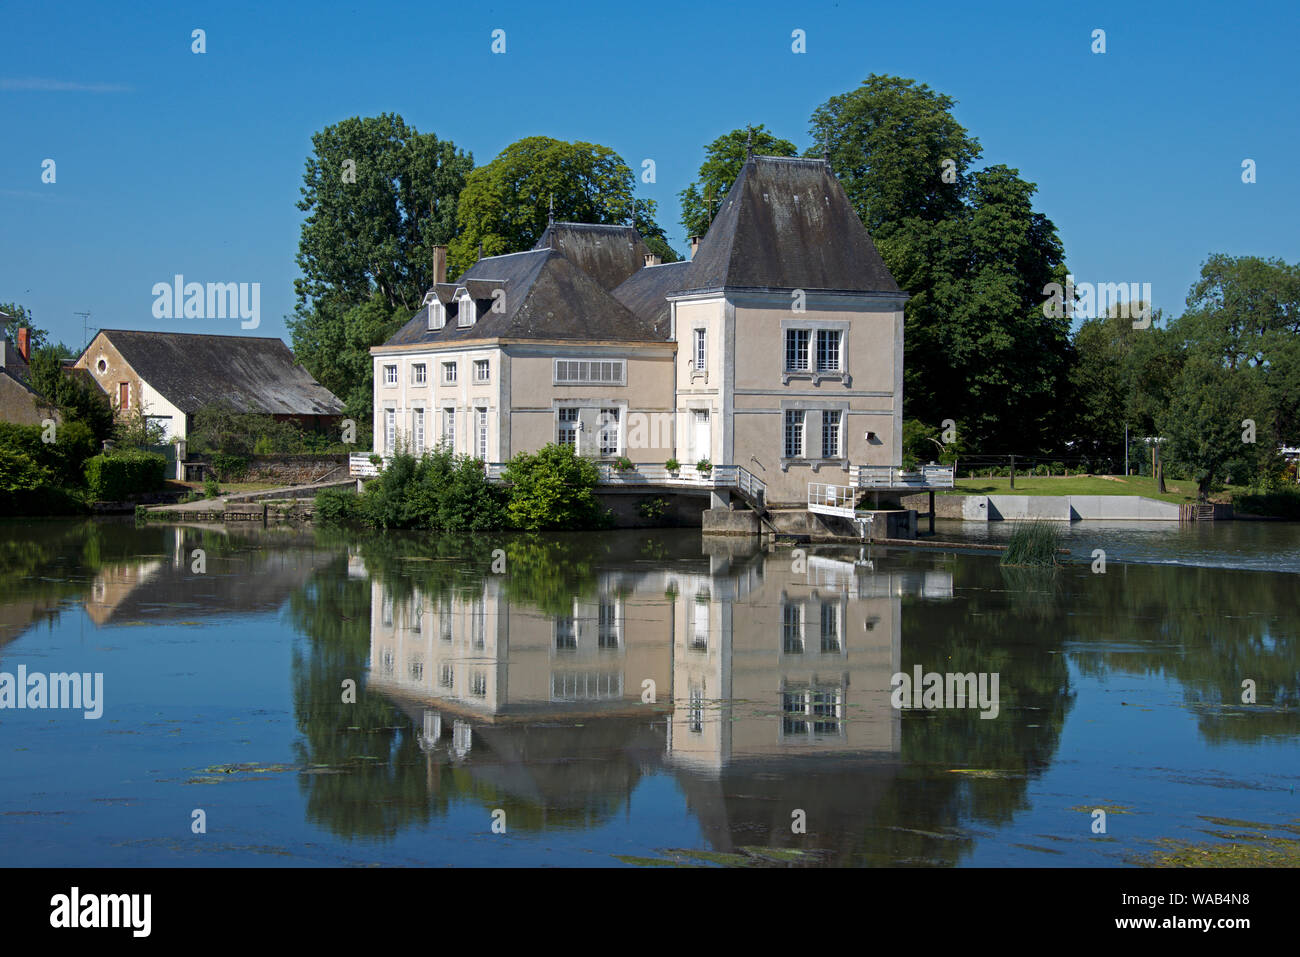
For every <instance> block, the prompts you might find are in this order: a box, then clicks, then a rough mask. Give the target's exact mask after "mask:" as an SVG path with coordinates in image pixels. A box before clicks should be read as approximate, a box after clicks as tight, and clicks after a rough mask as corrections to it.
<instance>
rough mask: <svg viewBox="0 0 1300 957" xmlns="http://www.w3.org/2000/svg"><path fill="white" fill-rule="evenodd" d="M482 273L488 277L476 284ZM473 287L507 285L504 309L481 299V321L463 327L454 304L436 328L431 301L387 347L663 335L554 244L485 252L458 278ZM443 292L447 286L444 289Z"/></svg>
mask: <svg viewBox="0 0 1300 957" xmlns="http://www.w3.org/2000/svg"><path fill="white" fill-rule="evenodd" d="M475 280H483V282H482V283H476V282H475ZM447 285H449V286H451V287H453V288H455V287H460V286H463V287H465V288H466V289H468V290H469V291H470V293H471V294H474V295H477V294H478V293H477V292H476V289H485V290H486V289H498V288H499V289H502V290H504V296H503V297H502V298H501V300H500V302H502V303H503V305H504V310H503V311H502V312H493V311H492V305H493V300H492V299H491V298H487V299H477V300H476V304H477V307H478V308H477V311H478V318H477V321H476V322H475V323H474V324H473V325H472V326H467V327H465V328H463V329H462V328H460V327H459V326H457V324H456V308H455V307H454V306H453V307H452V308H449V309H448V310H447V324H446V325H445V326H444V327H443V328H441V329H429V318H428V307H425V308H422V309H421V310H420V311H419V312H417V313H416V314H415V315H414V316H413V317H411V320H410V321H409V322H407V323H406V325H404V326H402V328H401V329H399V330H398V331H397V333H396V334H395V335H394V336H393V337H392V338H391V339H389V340H388V341H387V342H385V343H384V345H385V346H401V345H416V344H428V345H432V346H437V345H445V344H449V343H454V342H457V341H461V340H467V339H474V340H477V339H574V340H583V339H588V340H590V339H614V340H627V341H632V342H647V341H662V340H663V338H664V336H662V335H660V334H658V333H657V332H656V331H655V328H654V325H653V323H650V322H647V321H645V320H643V319H641V318H639V317H638V316H636V315H634V314H633V313H632V312H631V311H630V310H629V309H628V308H627V307H626V306H624V305H623V304H622V303H621V302H619V301H618V300H617V299H615V298H614V297H613V296H611V295H610V294H609V293H608V292H606V291H605V290H604V289H602V288H601V287H600V285H599V284H598V283H597V282H596V280H594V279H592V278H591V277H590V276H588V275H587V274H586V273H585V272H583V271H582V270H581V269H579V268H578V267H577V266H575V265H574V264H573V263H572V262H571V261H570V260H569V259H568V258H567V257H566V256H565V255H564V254H562V253H560V252H557V251H556V250H554V249H552V248H550V247H544V248H542V249H533V250H529V251H528V252H522V253H509V254H507V255H504V256H490V257H488V258H487V259H480V260H479V261H478V262H476V263H475V264H474V265H473V266H471V267H470V268H469V269H467V270H466V271H465V273H464V274H463V275H462V276H461V277H460V278H459V279H458V280H456V282H455V283H448V284H447ZM437 291H438V292H439V293H440V295H439V298H441V289H438V290H437Z"/></svg>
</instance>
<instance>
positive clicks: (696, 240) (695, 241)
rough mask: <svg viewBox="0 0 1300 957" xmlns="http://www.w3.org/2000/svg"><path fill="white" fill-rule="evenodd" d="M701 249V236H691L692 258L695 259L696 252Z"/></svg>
mask: <svg viewBox="0 0 1300 957" xmlns="http://www.w3.org/2000/svg"><path fill="white" fill-rule="evenodd" d="M699 249H700V237H699V236H692V237H691V259H692V260H693V259H695V254H696V253H697V252H699Z"/></svg>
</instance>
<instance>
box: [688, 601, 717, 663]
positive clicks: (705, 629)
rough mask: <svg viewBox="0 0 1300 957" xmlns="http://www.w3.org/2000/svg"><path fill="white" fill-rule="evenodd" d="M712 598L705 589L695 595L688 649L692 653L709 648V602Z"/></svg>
mask: <svg viewBox="0 0 1300 957" xmlns="http://www.w3.org/2000/svg"><path fill="white" fill-rule="evenodd" d="M711 598H712V596H711V595H710V594H709V591H708V589H707V588H701V589H700V590H699V591H698V592H696V593H695V604H694V605H693V606H692V608H691V621H690V625H691V633H690V648H691V650H692V651H706V650H707V649H708V647H709V601H710V599H711Z"/></svg>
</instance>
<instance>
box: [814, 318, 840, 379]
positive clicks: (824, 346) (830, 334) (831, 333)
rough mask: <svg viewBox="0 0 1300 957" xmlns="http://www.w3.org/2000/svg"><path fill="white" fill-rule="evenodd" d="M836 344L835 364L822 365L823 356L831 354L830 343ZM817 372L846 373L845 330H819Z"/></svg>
mask: <svg viewBox="0 0 1300 957" xmlns="http://www.w3.org/2000/svg"><path fill="white" fill-rule="evenodd" d="M830 342H834V343H835V364H834V365H822V356H823V354H829V353H830V346H829V343H830ZM816 351H817V371H818V372H822V373H826V372H831V373H834V372H843V371H844V330H843V329H818V330H817V344H816Z"/></svg>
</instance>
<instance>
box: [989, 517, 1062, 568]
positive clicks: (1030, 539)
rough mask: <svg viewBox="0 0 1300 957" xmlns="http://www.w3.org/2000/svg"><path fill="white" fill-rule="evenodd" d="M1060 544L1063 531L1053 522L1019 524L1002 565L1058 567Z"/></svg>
mask: <svg viewBox="0 0 1300 957" xmlns="http://www.w3.org/2000/svg"><path fill="white" fill-rule="evenodd" d="M1060 543H1061V530H1060V529H1059V528H1058V527H1057V526H1056V524H1055V523H1053V522H1047V521H1031V522H1017V523H1016V527H1015V528H1014V529H1012V531H1011V539H1010V541H1009V542H1008V543H1007V549H1006V551H1004V552H1003V553H1002V564H1003V565H1046V566H1055V565H1058V564H1060V563H1059V562H1058V561H1057V557H1056V550H1057V549H1058V548H1060Z"/></svg>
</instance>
